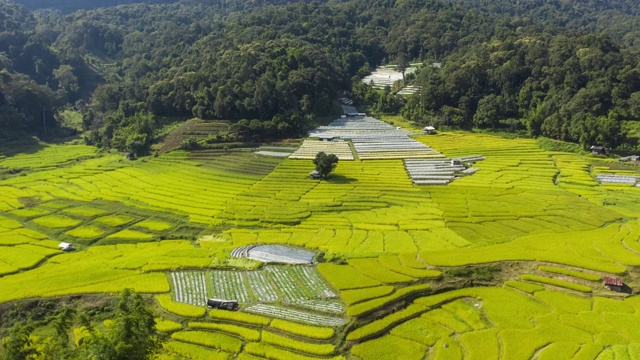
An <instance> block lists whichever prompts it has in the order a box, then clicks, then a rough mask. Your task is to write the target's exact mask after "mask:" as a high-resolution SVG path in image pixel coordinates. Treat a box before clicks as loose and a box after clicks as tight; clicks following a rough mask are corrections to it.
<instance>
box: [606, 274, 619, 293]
mask: <svg viewBox="0 0 640 360" xmlns="http://www.w3.org/2000/svg"><path fill="white" fill-rule="evenodd" d="M604 287H606V288H607V289H609V290H611V291H617V292H620V291H622V288H623V287H624V283H623V282H622V279H620V278H612V277H608V276H605V278H604Z"/></svg>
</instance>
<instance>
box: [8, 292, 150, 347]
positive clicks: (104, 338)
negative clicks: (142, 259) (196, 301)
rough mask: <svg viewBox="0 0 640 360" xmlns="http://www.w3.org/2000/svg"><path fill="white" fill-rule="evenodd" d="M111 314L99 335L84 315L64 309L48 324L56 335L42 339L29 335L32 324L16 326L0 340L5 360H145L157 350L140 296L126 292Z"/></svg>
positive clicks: (145, 307)
mask: <svg viewBox="0 0 640 360" xmlns="http://www.w3.org/2000/svg"><path fill="white" fill-rule="evenodd" d="M113 315H114V317H113V318H112V319H110V320H109V325H108V326H107V331H106V332H101V331H100V330H99V329H97V328H96V327H95V326H94V323H95V320H94V319H92V318H90V317H89V316H88V315H87V314H85V313H80V314H78V313H76V311H75V310H73V309H70V308H64V309H63V310H62V311H60V312H59V313H58V314H57V315H56V316H55V317H54V318H53V319H51V321H50V323H51V325H52V327H53V328H54V329H55V336H51V337H45V338H43V337H37V336H33V335H32V332H33V331H34V326H33V325H32V324H30V323H18V324H16V325H14V326H13V327H12V328H11V330H10V331H9V334H8V336H7V337H5V338H4V339H3V344H2V345H3V347H4V351H5V353H4V356H5V359H7V360H27V359H96V360H102V359H104V360H144V359H149V358H150V357H151V355H153V354H154V353H155V352H156V351H157V350H158V349H159V346H160V342H159V339H158V336H157V333H156V329H155V320H154V316H153V312H152V311H151V310H150V309H149V308H148V307H147V305H146V304H145V302H144V300H143V299H142V297H141V296H140V295H138V294H135V293H134V292H133V291H132V290H130V289H125V290H124V291H123V292H122V293H121V295H120V301H119V302H118V304H117V308H116V309H115V311H114V313H113ZM72 328H74V329H73V332H74V333H75V334H76V336H75V338H76V342H75V343H73V342H71V341H70V337H69V332H71V331H72ZM79 339H80V340H79Z"/></svg>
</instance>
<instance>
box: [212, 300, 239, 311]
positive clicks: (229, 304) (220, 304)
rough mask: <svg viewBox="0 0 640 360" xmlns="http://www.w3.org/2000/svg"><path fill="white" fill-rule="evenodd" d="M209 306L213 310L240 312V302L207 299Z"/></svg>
mask: <svg viewBox="0 0 640 360" xmlns="http://www.w3.org/2000/svg"><path fill="white" fill-rule="evenodd" d="M207 306H208V307H210V308H213V309H222V310H238V308H239V307H240V305H239V304H238V300H223V299H207Z"/></svg>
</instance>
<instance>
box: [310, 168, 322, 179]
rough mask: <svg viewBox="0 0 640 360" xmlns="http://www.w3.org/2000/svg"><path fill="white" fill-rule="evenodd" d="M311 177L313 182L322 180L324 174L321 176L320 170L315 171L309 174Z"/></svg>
mask: <svg viewBox="0 0 640 360" xmlns="http://www.w3.org/2000/svg"><path fill="white" fill-rule="evenodd" d="M309 177H310V178H311V179H312V180H320V179H322V174H320V172H319V171H318V170H313V171H312V172H310V173H309Z"/></svg>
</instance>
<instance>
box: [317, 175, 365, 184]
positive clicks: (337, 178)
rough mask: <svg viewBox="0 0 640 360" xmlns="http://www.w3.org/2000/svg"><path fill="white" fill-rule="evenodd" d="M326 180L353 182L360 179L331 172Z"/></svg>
mask: <svg viewBox="0 0 640 360" xmlns="http://www.w3.org/2000/svg"><path fill="white" fill-rule="evenodd" d="M325 181H326V182H329V183H336V184H350V183H352V182H356V181H358V179H356V178H351V177H348V176H344V175H338V174H331V175H329V177H327V179H326V180H325Z"/></svg>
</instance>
